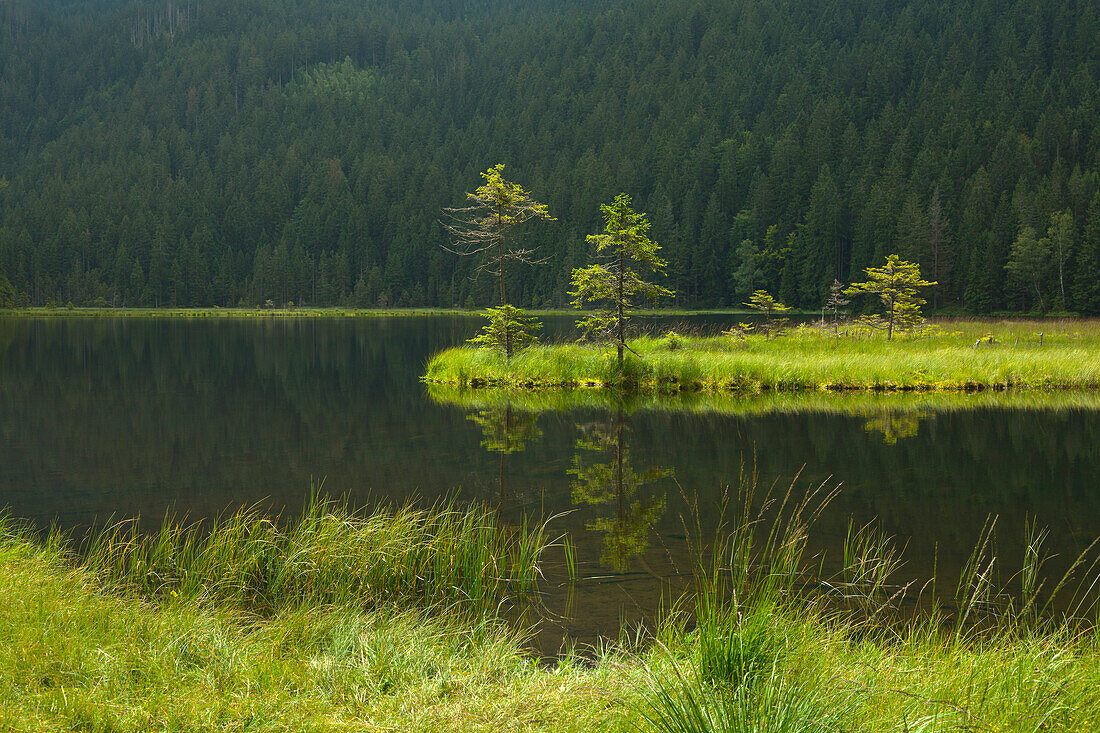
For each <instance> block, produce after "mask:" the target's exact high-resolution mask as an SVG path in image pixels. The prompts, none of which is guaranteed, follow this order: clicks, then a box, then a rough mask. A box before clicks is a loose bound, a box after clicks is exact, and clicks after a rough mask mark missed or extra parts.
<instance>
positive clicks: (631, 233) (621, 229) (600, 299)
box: [569, 193, 672, 370]
mask: <svg viewBox="0 0 1100 733" xmlns="http://www.w3.org/2000/svg"><path fill="white" fill-rule="evenodd" d="M600 213H602V214H603V216H604V222H605V225H604V233H603V234H590V235H588V237H587V241H588V243H589V244H592V245H595V247H596V255H597V256H598V257H602V258H603V259H604V262H602V263H597V264H595V265H589V266H588V267H582V268H579V269H576V270H573V277H572V282H573V290H571V291H570V292H569V295H570V296H571V297H572V298H573V300H572V303H573V306H574V307H575V308H583V307H584V306H585V304H586V303H588V302H597V303H602V304H603V305H604V307H603V309H602V310H600V311H599V312H597V313H596V314H595V315H592V316H589V317H588V318H582V319H581V320H580V321H578V322H577V325H578V326H579V327H580V328H581V331H582V333H583V334H584V336H585V337H586V338H592V337H595V338H597V339H599V340H605V341H611V342H612V343H614V344H615V346H616V347H617V349H618V354H619V369H620V370H621V369H622V366H623V350H624V349H625V348H626V335H627V321H628V320H629V318H630V311H631V309H632V308H633V307H634V305H635V303H634V298H635V296H642V297H645V298H648V299H650V300H653V299H656V298H658V297H660V296H671V295H672V291H671V290H668V289H666V288H663V287H661V286H660V285H655V284H654V283H651V282H647V281H645V280H643V279H642V278H641V277H639V275H638V273H637V269H638V268H639V267H641V268H645V269H647V270H649V271H650V272H654V273H663V272H664V268H665V261H664V260H662V259H661V258H660V257H658V256H657V250H659V249H660V247H659V246H658V245H657V243H656V242H654V241H652V240H651V239H650V238H649V235H648V232H649V221H648V220H647V219H646V215H645V214H638V213H635V211H634V209H633V208H631V204H630V196H628V195H626V194H625V193H620V194H619V195H618V196H616V197H615V200H614V201H613V202H612V203H611V204H602V205H601V206H600Z"/></svg>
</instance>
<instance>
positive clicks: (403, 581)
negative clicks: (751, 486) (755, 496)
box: [0, 497, 1100, 733]
mask: <svg viewBox="0 0 1100 733" xmlns="http://www.w3.org/2000/svg"><path fill="white" fill-rule="evenodd" d="M776 498H777V499H781V498H782V497H776ZM781 503H782V505H783V510H782V511H779V512H778V515H779V517H780V519H779V520H777V521H776V522H775V523H774V524H771V525H770V526H765V525H764V524H762V523H761V516H762V515H750V513H749V512H748V510H747V509H746V510H745V511H744V512H741V511H738V513H737V516H736V517H735V518H733V519H732V520H731V521H730V522H729V523H728V525H727V529H728V531H727V532H725V533H724V534H722V535H721V536H722V537H724V540H722V541H720V542H718V544H717V545H716V546H714V547H711V548H709V550H708V551H706V552H705V553H702V552H701V554H700V556H701V557H702V556H703V554H706V555H707V556H708V557H711V558H717V560H716V561H714V562H713V564H710V565H708V566H707V568H708V569H707V570H700V572H699V574H698V577H697V579H696V580H697V582H696V588H697V595H694V596H692V597H691V598H690V599H685V601H684V602H683V603H681V604H680V605H679V606H677V608H676V609H673V610H672V611H671V612H670V613H669V615H668V617H667V619H666V621H665V622H664V623H663V624H662V625H661V626H660V628H659V629H657V630H656V631H655V632H653V633H652V635H651V634H648V633H641V634H637V635H634V636H628V635H624V637H623V641H622V642H620V643H609V644H608V645H607V646H605V647H604V648H602V649H599V650H595V651H593V652H592V653H590V654H586V655H585V656H584V657H583V658H581V657H572V656H566V657H565V658H563V659H561V660H551V661H548V662H547V661H543V662H541V663H540V662H539V661H538V660H535V659H533V658H531V657H530V656H529V654H528V653H526V652H525V651H524V648H523V640H522V635H521V634H519V633H517V632H516V631H514V630H511V629H510V628H509V627H508V626H506V625H505V624H503V623H502V622H500V621H499V620H498V619H497V618H496V616H495V615H494V613H492V612H491V610H492V609H490V608H489V606H490V605H492V604H491V601H493V600H500V601H504V600H506V599H508V598H513V597H514V594H515V593H516V592H517V591H518V592H520V593H521V594H522V593H523V592H524V591H523V589H524V588H527V587H528V585H527V583H528V579H530V578H531V577H532V576H531V571H532V569H533V568H534V567H535V566H536V564H537V562H538V561H539V559H540V555H539V553H538V552H533V551H532V548H535V549H538V548H544V547H545V537H540V536H539V535H538V533H537V532H535V533H531V532H523V531H511V532H508V531H505V530H503V529H502V528H499V527H497V526H496V525H495V524H494V523H493V520H492V517H491V516H490V515H487V514H484V513H481V512H478V511H471V512H465V511H463V512H455V511H447V510H444V511H429V512H412V511H408V510H406V511H403V512H380V513H374V514H370V515H352V514H349V513H347V512H344V511H342V510H340V509H339V508H338V507H332V506H331V505H329V506H321V505H315V507H314V509H313V510H311V511H310V512H309V513H308V514H307V515H306V518H305V519H304V520H302V521H301V522H298V523H296V524H291V525H290V526H288V527H286V528H284V529H277V528H275V526H274V525H270V523H265V520H263V519H262V518H260V517H256V516H254V515H242V516H241V517H239V518H236V519H232V520H230V521H228V522H225V523H223V525H222V526H221V527H220V528H215V529H213V531H212V532H198V531H196V532H192V531H189V530H186V529H183V528H179V527H178V526H175V525H169V526H168V527H166V528H165V530H164V531H162V532H160V533H154V534H153V535H152V536H151V537H149V538H147V539H142V538H140V537H138V536H135V535H133V534H131V533H129V532H128V531H120V532H108V533H106V534H103V535H101V539H100V541H99V542H98V543H96V544H94V545H93V547H94V548H96V549H94V550H93V551H91V552H89V553H88V554H87V555H84V556H83V559H79V558H78V557H77V556H76V555H74V554H73V553H72V552H71V551H70V550H69V549H68V547H67V545H66V544H65V543H63V542H61V541H59V540H56V539H53V540H50V541H41V540H37V539H34V538H32V537H30V536H28V535H26V534H24V533H22V532H20V531H18V530H17V529H16V528H15V526H14V525H13V523H12V522H10V521H8V522H3V523H2V524H0V598H3V599H4V603H3V604H0V729H4V730H9V729H10V730H18V731H22V730H28V731H30V730H33V731H39V730H42V731H45V730H93V731H107V730H110V731H129V730H135V731H136V730H188V731H190V730H273V731H274V730H325V731H328V730H332V731H338V730H425V731H428V730H464V731H470V730H485V731H496V730H547V731H563V730H564V731H570V730H575V731H588V730H609V731H627V730H663V731H670V732H672V731H675V732H677V733H679V732H681V731H756V732H758V733H759V732H762V731H822V732H823V733H824V731H836V730H844V731H858V730H873V731H883V730H895V731H901V730H907V731H949V730H995V731H1040V730H1043V731H1047V730H1057V731H1081V732H1083V731H1091V730H1095V728H1096V721H1097V720H1098V719H1100V637H1098V636H1097V634H1096V633H1095V631H1093V630H1092V626H1091V623H1090V622H1089V621H1087V620H1084V621H1082V620H1075V619H1072V618H1065V617H1061V618H1060V619H1054V618H1053V617H1049V616H1048V617H1047V618H1048V620H1047V621H1045V622H1044V621H1041V620H1039V619H1041V618H1042V617H1043V615H1042V614H1040V613H1038V611H1037V609H1038V605H1039V604H1042V603H1044V600H1043V599H1044V598H1045V597H1046V596H1045V595H1044V594H1043V593H1041V592H1040V591H1039V590H1038V589H1037V588H1034V587H1033V588H1032V591H1031V592H1030V593H1028V592H1027V591H1026V588H1027V587H1030V586H1028V585H1027V582H1026V580H1025V582H1024V586H1023V587H1024V588H1025V590H1024V592H1020V593H1017V594H1016V597H1017V598H1020V599H1021V603H1020V605H1018V606H1015V607H1008V608H1004V607H1001V609H1000V610H999V611H997V612H992V613H991V612H989V611H988V610H987V609H988V608H989V606H988V604H987V600H988V599H989V598H991V597H994V596H996V591H997V588H995V587H992V586H991V585H990V583H991V579H992V578H993V577H995V575H996V573H994V572H991V571H992V566H991V564H990V563H993V562H995V561H994V560H993V558H992V557H991V555H990V554H989V553H988V552H987V548H988V547H989V545H988V544H987V543H981V545H980V546H979V551H978V552H976V553H975V558H974V560H975V563H974V568H975V572H972V573H969V574H967V575H966V582H965V583H963V584H961V586H960V590H959V592H958V593H957V594H956V595H955V598H956V603H955V604H954V606H953V607H952V608H951V609H946V610H943V611H936V612H932V613H931V614H925V615H922V616H920V617H919V618H917V619H916V620H910V619H909V617H908V616H906V615H903V614H899V612H898V604H897V603H896V598H897V597H898V596H897V594H896V591H895V586H894V585H891V582H892V580H891V578H892V576H893V575H894V574H895V573H896V571H897V567H898V566H897V563H896V560H897V558H898V555H897V552H896V551H895V550H894V549H893V547H892V546H891V545H890V543H889V541H888V540H887V539H886V538H883V537H881V536H880V535H877V534H875V533H873V532H869V531H859V530H856V531H854V532H853V533H852V534H851V536H850V537H849V543H847V544H848V550H846V557H845V568H846V570H845V572H844V573H843V574H842V577H840V578H834V579H831V582H830V583H829V585H828V586H825V585H823V584H810V585H807V584H806V582H805V581H806V578H807V577H812V571H813V566H814V562H815V559H814V558H809V557H804V552H805V547H806V537H807V533H808V531H809V529H810V523H811V519H812V514H813V507H812V506H810V505H809V504H807V503H802V502H791V501H788V502H781ZM750 504H751V502H746V503H745V505H744V506H745V507H748V506H750ZM481 544H485V549H479V548H478V547H477V546H479V545H481ZM1029 546H1030V547H1032V548H1033V549H1034V550H1035V555H1034V558H1033V559H1032V560H1030V561H1026V562H1025V563H1024V565H1023V568H1024V569H1023V570H1022V573H1023V575H1024V576H1025V578H1026V577H1031V575H1029V574H1028V573H1029V572H1030V571H1029V570H1028V569H1029V568H1030V569H1031V570H1034V569H1036V568H1037V567H1038V566H1041V562H1040V559H1041V558H1042V542H1041V537H1039V536H1037V535H1036V536H1034V537H1033V541H1032V542H1031V544H1030V545H1029ZM524 548H527V549H524ZM700 567H703V565H701V566H700ZM892 571H893V572H892ZM517 574H518V575H517ZM479 588H482V589H484V588H488V590H478V589H479ZM1048 590H1050V589H1049V588H1048ZM830 598H831V599H833V601H834V602H833V603H829V604H826V603H824V602H823V601H825V600H827V599H830ZM1028 598H1030V599H1033V600H1032V601H1031V602H1028V601H1026V600H1025V599H1028ZM479 599H480V600H479ZM837 599H839V601H840V604H839V605H838V604H837V603H836V602H835V601H836V600H837ZM677 609H678V610H677ZM827 609H832V610H827ZM838 609H839V610H838ZM1094 610H1095V609H1093V608H1091V607H1089V606H1087V605H1083V604H1078V605H1077V606H1076V607H1075V609H1074V611H1075V615H1076V616H1078V617H1079V616H1082V615H1083V614H1086V613H1094ZM1091 618H1092V619H1093V620H1094V616H1093V617H1091ZM974 621H977V623H973V622H974ZM628 638H629V641H627V639H628Z"/></svg>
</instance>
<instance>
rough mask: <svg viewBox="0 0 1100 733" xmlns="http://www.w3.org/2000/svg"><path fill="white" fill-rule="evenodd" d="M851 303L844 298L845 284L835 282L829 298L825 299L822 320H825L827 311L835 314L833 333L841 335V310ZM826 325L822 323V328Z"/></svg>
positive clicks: (831, 287)
mask: <svg viewBox="0 0 1100 733" xmlns="http://www.w3.org/2000/svg"><path fill="white" fill-rule="evenodd" d="M850 302H851V301H850V300H848V299H847V298H845V297H844V284H843V283H841V282H840V281H839V280H833V284H832V285H830V286H829V297H828V298H826V299H825V305H824V307H823V308H822V309H821V320H822V321H824V320H825V313H826V311H828V312H830V313H832V314H833V332H834V333H835V334H836V335H837V336H839V335H840V309H841V308H843V307H844V306H846V305H848V304H849V303H850ZM824 325H825V324H824V323H822V326H824Z"/></svg>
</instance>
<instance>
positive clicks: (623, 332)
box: [616, 245, 626, 376]
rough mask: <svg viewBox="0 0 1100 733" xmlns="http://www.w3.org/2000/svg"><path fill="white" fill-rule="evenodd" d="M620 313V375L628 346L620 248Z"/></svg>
mask: <svg viewBox="0 0 1100 733" xmlns="http://www.w3.org/2000/svg"><path fill="white" fill-rule="evenodd" d="M616 301H617V302H616V306H617V308H618V313H619V343H618V346H619V374H620V376H621V375H622V371H623V346H625V345H626V324H625V323H623V249H622V246H621V245H620V246H619V297H618V298H616Z"/></svg>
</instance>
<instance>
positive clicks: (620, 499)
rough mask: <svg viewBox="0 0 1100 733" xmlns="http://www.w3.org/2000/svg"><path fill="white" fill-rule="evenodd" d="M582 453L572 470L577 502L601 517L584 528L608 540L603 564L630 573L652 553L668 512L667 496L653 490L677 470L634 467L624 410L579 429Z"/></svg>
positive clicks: (574, 496) (581, 425)
mask: <svg viewBox="0 0 1100 733" xmlns="http://www.w3.org/2000/svg"><path fill="white" fill-rule="evenodd" d="M577 428H578V430H579V432H580V437H579V438H577V452H576V454H575V455H574V456H573V465H572V467H571V468H570V469H569V475H570V476H572V479H571V480H570V484H569V485H570V489H571V492H572V498H573V503H574V504H577V505H581V506H589V507H594V508H596V509H597V511H598V512H599V514H598V516H596V517H595V518H593V519H590V520H589V521H588V522H587V523H586V524H585V528H586V529H588V530H589V531H592V532H597V533H599V534H601V535H603V538H604V540H603V541H604V550H603V553H602V555H601V556H600V560H601V562H603V563H604V564H605V565H607V566H608V567H610V568H612V569H614V570H616V571H617V572H620V573H621V572H625V571H626V570H628V569H629V568H630V566H631V561H632V560H633V559H635V558H637V557H640V556H641V555H642V554H643V553H644V552H645V551H646V549H647V548H648V546H649V541H650V537H651V536H652V534H653V528H654V526H655V525H656V524H657V522H658V520H660V518H661V516H662V515H663V514H664V512H665V504H666V495H665V491H663V490H662V489H661V488H660V487H657V486H654V484H658V483H659V482H660V480H661V479H667V478H670V477H671V476H672V474H673V471H672V468H669V467H665V466H652V467H650V468H648V469H646V470H644V471H642V472H639V471H637V470H636V469H635V467H634V461H633V459H632V457H631V454H630V449H629V447H628V446H627V437H628V435H629V432H630V428H629V425H628V418H627V414H626V411H625V409H624V408H623V406H622V405H619V406H618V407H617V409H616V410H615V411H614V412H612V413H610V414H609V415H607V416H606V417H604V418H602V419H597V420H594V421H592V422H587V423H581V424H578V426H577Z"/></svg>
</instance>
